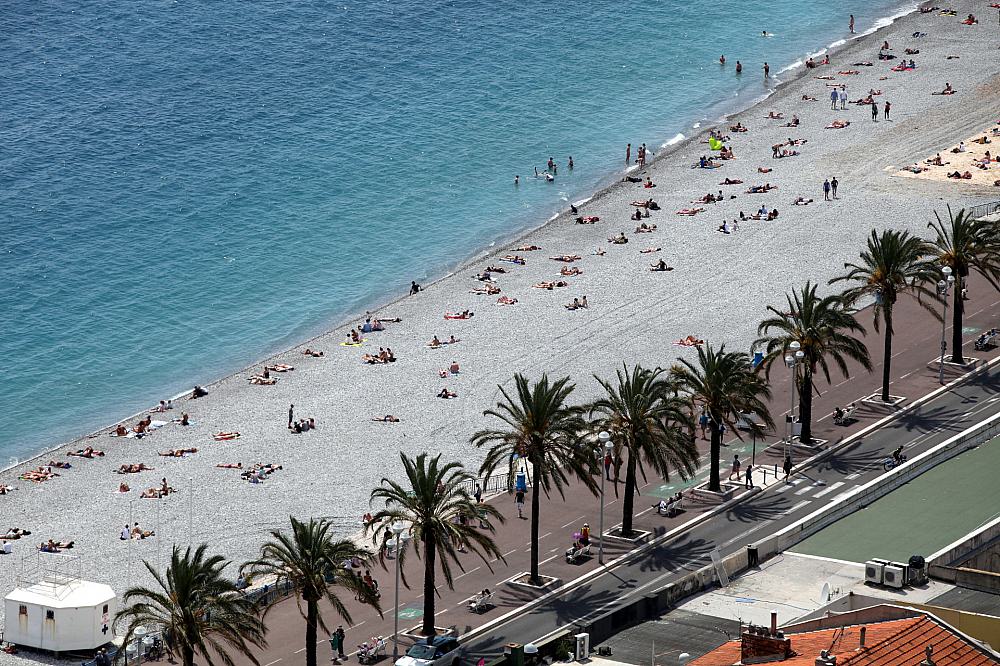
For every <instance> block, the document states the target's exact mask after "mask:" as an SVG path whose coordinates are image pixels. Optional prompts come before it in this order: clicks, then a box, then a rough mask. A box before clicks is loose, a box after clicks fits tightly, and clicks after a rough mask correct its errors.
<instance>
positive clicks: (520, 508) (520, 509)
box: [514, 490, 524, 518]
mask: <svg viewBox="0 0 1000 666" xmlns="http://www.w3.org/2000/svg"><path fill="white" fill-rule="evenodd" d="M514 504H515V505H516V506H517V517H518V518H524V491H523V490H518V491H517V492H516V493H514Z"/></svg>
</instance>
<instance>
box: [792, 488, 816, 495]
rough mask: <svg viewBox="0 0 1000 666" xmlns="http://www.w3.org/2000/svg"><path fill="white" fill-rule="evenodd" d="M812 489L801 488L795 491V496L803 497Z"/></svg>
mask: <svg viewBox="0 0 1000 666" xmlns="http://www.w3.org/2000/svg"><path fill="white" fill-rule="evenodd" d="M812 489H813V487H812V486H802V487H801V488H799V489H798V490H796V491H795V494H796V495H805V494H806V493H807V492H809V491H810V490H812Z"/></svg>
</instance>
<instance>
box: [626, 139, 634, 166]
mask: <svg viewBox="0 0 1000 666" xmlns="http://www.w3.org/2000/svg"><path fill="white" fill-rule="evenodd" d="M631 163H632V144H631V143H630V144H628V145H627V146H625V166H628V165H629V164H631Z"/></svg>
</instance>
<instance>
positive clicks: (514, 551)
mask: <svg viewBox="0 0 1000 666" xmlns="http://www.w3.org/2000/svg"><path fill="white" fill-rule="evenodd" d="M516 552H517V548H515V549H514V550H509V551H507V552H506V553H504V554H503V555H501V556H500V557H497V558H495V559H492V560H490V564H493V563H494V562H499V561H500V559H501V558H506V557H507V556H508V555H510V554H511V553H516Z"/></svg>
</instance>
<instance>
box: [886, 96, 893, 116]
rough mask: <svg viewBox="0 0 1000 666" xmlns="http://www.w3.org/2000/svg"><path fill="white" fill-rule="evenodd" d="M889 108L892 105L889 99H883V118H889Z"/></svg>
mask: <svg viewBox="0 0 1000 666" xmlns="http://www.w3.org/2000/svg"><path fill="white" fill-rule="evenodd" d="M891 108H892V105H891V104H889V100H885V119H886V120H889V109H891Z"/></svg>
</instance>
